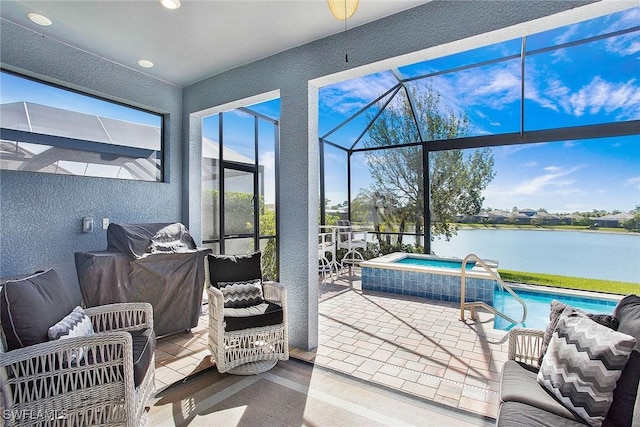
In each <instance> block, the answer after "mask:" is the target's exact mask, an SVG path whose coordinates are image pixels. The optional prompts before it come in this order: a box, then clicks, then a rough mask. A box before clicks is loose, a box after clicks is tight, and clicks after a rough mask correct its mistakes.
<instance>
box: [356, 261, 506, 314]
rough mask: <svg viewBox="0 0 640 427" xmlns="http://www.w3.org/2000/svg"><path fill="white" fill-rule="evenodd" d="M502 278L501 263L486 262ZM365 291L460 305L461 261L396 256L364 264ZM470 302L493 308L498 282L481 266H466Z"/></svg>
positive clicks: (363, 279) (470, 263)
mask: <svg viewBox="0 0 640 427" xmlns="http://www.w3.org/2000/svg"><path fill="white" fill-rule="evenodd" d="M482 261H483V262H484V263H485V264H486V265H487V266H488V267H489V268H490V270H491V271H492V272H493V273H495V274H496V275H498V270H497V268H498V263H497V261H493V260H482ZM360 266H361V267H362V289H363V290H368V291H377V292H389V293H394V294H401V295H410V296H415V297H421V298H428V299H434V300H441V301H450V302H460V280H461V276H462V272H461V266H462V259H461V258H445V257H438V256H435V255H422V254H408V253H403V252H395V253H392V254H389V255H384V256H381V257H378V258H374V259H370V260H368V261H364V262H362V263H360ZM465 275H466V298H465V299H466V301H467V302H475V301H482V302H485V303H487V304H489V305H491V306H493V294H494V292H493V290H494V288H495V286H496V284H497V283H496V282H497V281H496V279H495V278H494V277H492V276H491V275H490V274H489V273H488V272H487V271H486V270H485V269H484V268H483V267H482V266H481V265H479V264H478V265H476V264H475V263H474V262H469V263H467V266H466V271H465Z"/></svg>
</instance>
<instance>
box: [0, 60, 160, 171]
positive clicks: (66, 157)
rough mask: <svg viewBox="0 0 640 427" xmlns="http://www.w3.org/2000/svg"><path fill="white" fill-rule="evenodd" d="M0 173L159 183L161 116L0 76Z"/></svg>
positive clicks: (0, 73)
mask: <svg viewBox="0 0 640 427" xmlns="http://www.w3.org/2000/svg"><path fill="white" fill-rule="evenodd" d="M0 127H1V130H0V131H1V134H0V169H3V170H16V171H28V172H43V173H53V174H64V175H81V176H95V177H103V178H119V179H130V180H139V181H162V180H163V163H162V145H163V144H162V133H163V132H162V131H163V117H162V115H160V114H155V113H151V112H147V111H143V110H140V109H137V108H133V107H128V106H125V105H122V104H117V103H115V102H111V101H106V100H103V99H99V98H96V97H93V96H89V95H84V94H81V93H78V92H74V91H71V90H68V89H64V88H61V87H58V86H53V85H50V84H47V83H43V82H40V81H36V80H32V79H28V78H25V77H22V76H19V75H16V74H13V73H9V72H6V71H2V72H0Z"/></svg>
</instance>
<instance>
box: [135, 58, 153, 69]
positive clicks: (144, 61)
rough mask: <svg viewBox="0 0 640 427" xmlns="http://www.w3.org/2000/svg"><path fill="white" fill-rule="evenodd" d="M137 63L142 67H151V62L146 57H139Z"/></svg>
mask: <svg viewBox="0 0 640 427" xmlns="http://www.w3.org/2000/svg"><path fill="white" fill-rule="evenodd" d="M138 65H139V66H141V67H142V68H151V67H153V62H151V61H149V60H147V59H141V60H139V61H138Z"/></svg>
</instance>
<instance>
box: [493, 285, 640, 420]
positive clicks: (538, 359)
mask: <svg viewBox="0 0 640 427" xmlns="http://www.w3.org/2000/svg"><path fill="white" fill-rule="evenodd" d="M607 349H609V350H607ZM612 349H614V350H612ZM639 350H640V297H638V296H636V295H628V296H626V297H624V298H623V299H622V300H620V302H619V303H618V305H617V306H616V308H615V309H614V312H613V314H612V315H611V316H607V315H586V314H585V313H582V312H580V311H579V310H575V309H573V308H572V307H568V306H566V305H564V304H562V303H560V302H558V301H554V302H552V307H551V314H550V323H549V326H548V327H547V330H546V331H539V330H534V329H520V328H514V329H512V330H510V331H509V356H508V359H509V360H508V361H507V362H506V363H505V365H504V367H503V371H502V378H501V390H500V398H501V403H500V409H499V413H498V418H497V422H496V425H497V426H500V427H511V426H514V427H515V426H518V427H520V426H532V427H535V426H549V427H557V426H583V425H592V426H599V425H603V426H605V427H626V426H633V427H636V426H640V399H639V398H638V381H639V378H640V353H639V352H638V351H639Z"/></svg>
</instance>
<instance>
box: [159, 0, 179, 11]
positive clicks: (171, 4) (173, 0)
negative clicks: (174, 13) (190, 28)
mask: <svg viewBox="0 0 640 427" xmlns="http://www.w3.org/2000/svg"><path fill="white" fill-rule="evenodd" d="M158 1H159V2H160V4H161V5H163V6H164V7H166V8H167V9H177V8H179V7H180V0H158Z"/></svg>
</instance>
